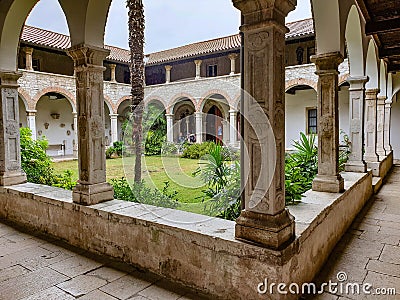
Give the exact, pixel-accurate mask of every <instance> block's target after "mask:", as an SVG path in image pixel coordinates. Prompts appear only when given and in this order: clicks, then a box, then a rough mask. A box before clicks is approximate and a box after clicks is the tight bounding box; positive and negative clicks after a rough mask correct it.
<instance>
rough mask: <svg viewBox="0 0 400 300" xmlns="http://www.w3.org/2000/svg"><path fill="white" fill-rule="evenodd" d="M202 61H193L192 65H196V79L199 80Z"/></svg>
mask: <svg viewBox="0 0 400 300" xmlns="http://www.w3.org/2000/svg"><path fill="white" fill-rule="evenodd" d="M202 62H203V61H202V60H199V59H198V60H195V61H194V63H195V65H196V79H200V78H201V63H202Z"/></svg>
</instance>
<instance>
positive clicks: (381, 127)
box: [376, 96, 387, 161]
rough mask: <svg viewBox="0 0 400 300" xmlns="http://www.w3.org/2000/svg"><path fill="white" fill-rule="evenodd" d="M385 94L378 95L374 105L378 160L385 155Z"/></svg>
mask: <svg viewBox="0 0 400 300" xmlns="http://www.w3.org/2000/svg"><path fill="white" fill-rule="evenodd" d="M386 99H387V97H386V96H378V101H377V107H376V154H378V156H379V161H382V160H383V159H384V158H385V157H386V151H385V145H384V143H385V138H384V135H385V101H386Z"/></svg>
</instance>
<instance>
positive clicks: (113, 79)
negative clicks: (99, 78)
mask: <svg viewBox="0 0 400 300" xmlns="http://www.w3.org/2000/svg"><path fill="white" fill-rule="evenodd" d="M116 68H117V65H116V64H111V65H110V70H111V82H117V79H116V76H115V69H116Z"/></svg>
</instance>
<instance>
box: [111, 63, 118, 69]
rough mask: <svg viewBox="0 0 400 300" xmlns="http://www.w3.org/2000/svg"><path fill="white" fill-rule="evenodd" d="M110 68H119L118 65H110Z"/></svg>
mask: <svg viewBox="0 0 400 300" xmlns="http://www.w3.org/2000/svg"><path fill="white" fill-rule="evenodd" d="M109 66H110V68H111V69H115V68H116V67H117V65H116V64H109Z"/></svg>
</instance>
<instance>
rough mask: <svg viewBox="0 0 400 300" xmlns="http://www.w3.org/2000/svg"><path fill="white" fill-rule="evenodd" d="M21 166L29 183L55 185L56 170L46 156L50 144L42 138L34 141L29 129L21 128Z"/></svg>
mask: <svg viewBox="0 0 400 300" xmlns="http://www.w3.org/2000/svg"><path fill="white" fill-rule="evenodd" d="M20 134H21V165H22V169H23V170H24V171H25V173H26V176H27V179H28V181H29V182H33V183H38V184H46V185H53V184H54V182H55V179H54V168H53V167H52V162H51V159H50V157H49V156H48V155H47V154H46V149H47V146H48V142H47V140H46V139H44V138H42V139H39V140H37V141H34V140H33V139H32V132H31V130H30V129H29V128H21V129H20Z"/></svg>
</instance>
